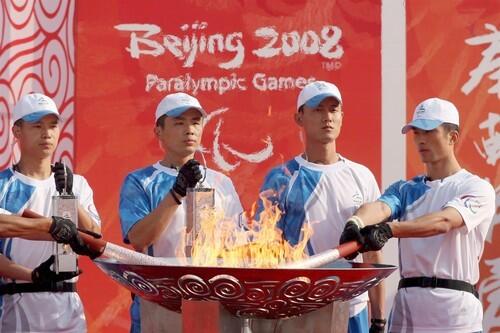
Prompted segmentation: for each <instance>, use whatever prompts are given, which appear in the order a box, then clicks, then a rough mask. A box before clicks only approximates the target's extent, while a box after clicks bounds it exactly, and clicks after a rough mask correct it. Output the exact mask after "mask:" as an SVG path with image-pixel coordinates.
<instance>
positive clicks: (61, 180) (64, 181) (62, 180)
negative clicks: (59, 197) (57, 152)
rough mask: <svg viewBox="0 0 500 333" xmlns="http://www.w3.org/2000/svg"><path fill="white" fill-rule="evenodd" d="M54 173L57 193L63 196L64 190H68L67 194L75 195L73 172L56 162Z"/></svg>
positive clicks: (53, 168)
mask: <svg viewBox="0 0 500 333" xmlns="http://www.w3.org/2000/svg"><path fill="white" fill-rule="evenodd" d="M52 172H54V180H55V182H56V189H57V192H59V194H61V193H62V192H63V190H66V193H67V194H73V172H72V171H71V169H70V168H68V167H67V166H66V164H64V163H61V162H56V163H54V166H53V167H52Z"/></svg>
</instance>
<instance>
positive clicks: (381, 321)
mask: <svg viewBox="0 0 500 333" xmlns="http://www.w3.org/2000/svg"><path fill="white" fill-rule="evenodd" d="M371 322H372V324H375V325H377V326H380V327H384V326H385V324H386V323H387V320H386V319H378V318H372V320H371Z"/></svg>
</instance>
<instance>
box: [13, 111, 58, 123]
mask: <svg viewBox="0 0 500 333" xmlns="http://www.w3.org/2000/svg"><path fill="white" fill-rule="evenodd" d="M48 115H54V116H56V117H57V119H59V118H60V116H59V114H58V113H56V112H54V111H50V110H46V111H37V112H33V113H30V114H28V115H26V116H24V117H22V118H21V119H22V120H23V121H25V122H28V123H36V122H38V121H40V119H42V118H43V117H45V116H48Z"/></svg>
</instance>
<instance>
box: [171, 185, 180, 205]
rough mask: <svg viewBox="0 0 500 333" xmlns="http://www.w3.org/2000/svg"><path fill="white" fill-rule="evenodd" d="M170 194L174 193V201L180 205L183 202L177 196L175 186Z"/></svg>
mask: <svg viewBox="0 0 500 333" xmlns="http://www.w3.org/2000/svg"><path fill="white" fill-rule="evenodd" d="M170 194H171V195H172V197H173V198H174V201H175V202H176V203H177V204H178V205H180V204H181V201H180V200H179V198H177V195H175V191H174V189H173V188H171V189H170Z"/></svg>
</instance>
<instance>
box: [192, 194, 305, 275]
mask: <svg viewBox="0 0 500 333" xmlns="http://www.w3.org/2000/svg"><path fill="white" fill-rule="evenodd" d="M263 201H264V209H263V211H262V212H261V213H260V217H259V219H258V221H255V220H253V219H252V220H251V223H247V225H246V227H241V226H240V225H239V224H238V223H236V222H235V221H233V220H227V219H224V218H223V216H224V214H223V212H221V211H219V210H216V209H213V208H210V209H208V208H204V209H203V210H202V211H201V213H200V217H201V221H200V225H199V231H198V234H197V235H196V238H195V239H194V241H193V247H192V250H191V259H192V264H193V265H196V266H226V267H261V268H270V267H276V266H278V265H281V264H285V263H289V262H292V261H297V260H301V259H304V258H306V257H307V254H306V251H305V249H306V246H307V242H308V240H309V238H310V237H311V235H312V227H311V226H310V225H309V223H304V224H303V228H302V236H303V237H302V240H301V241H300V242H299V243H298V244H297V245H295V246H292V245H290V244H289V243H288V242H287V241H286V240H285V239H284V238H283V237H282V231H281V229H279V228H278V227H277V223H278V221H279V220H280V217H281V214H282V213H281V211H280V210H279V209H278V207H277V206H276V205H271V204H270V203H269V202H268V201H267V200H263ZM254 209H255V207H253V209H252V210H253V211H254ZM251 215H252V216H253V212H252V213H251Z"/></svg>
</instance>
